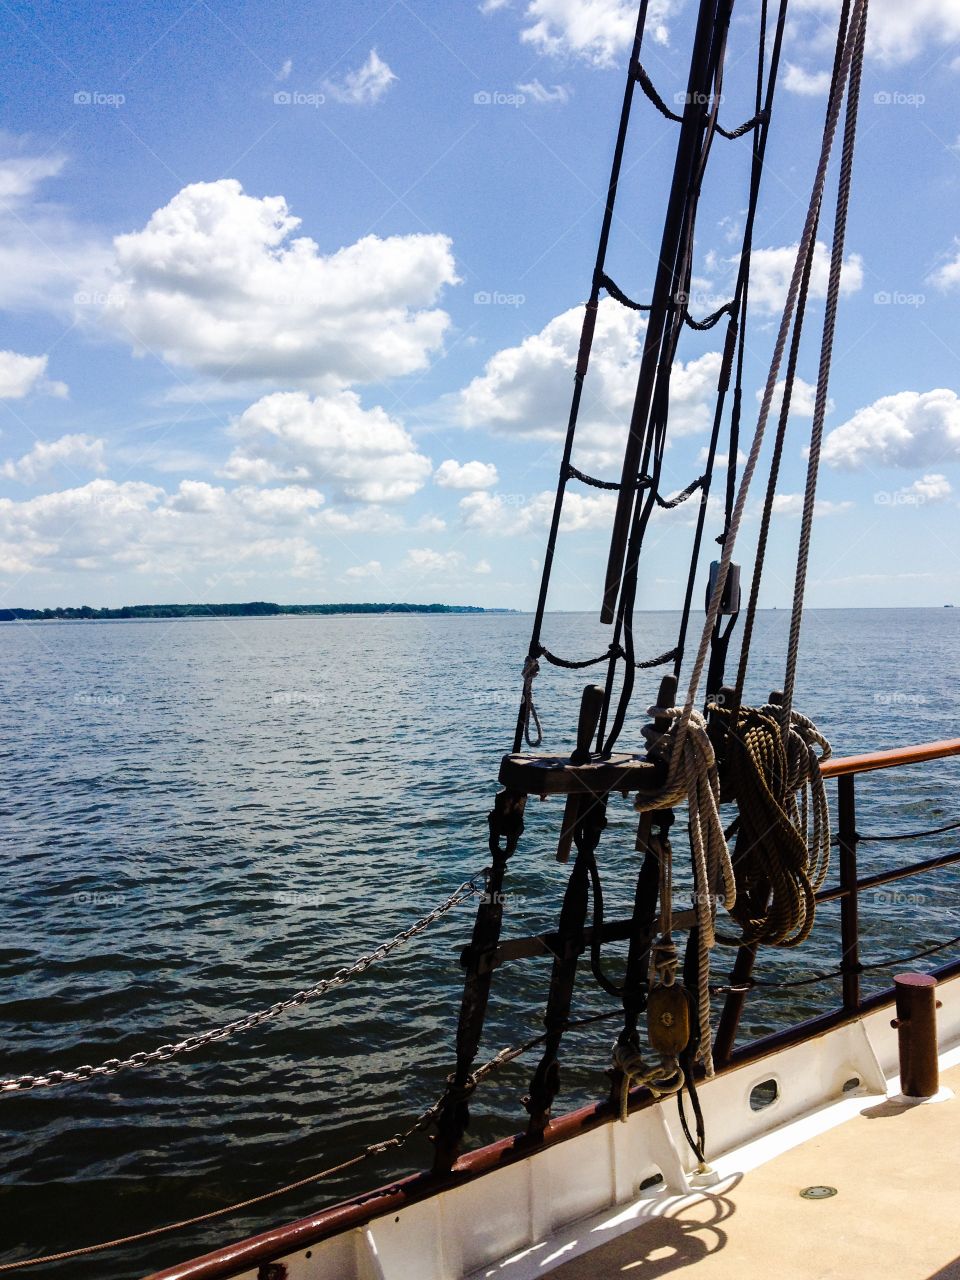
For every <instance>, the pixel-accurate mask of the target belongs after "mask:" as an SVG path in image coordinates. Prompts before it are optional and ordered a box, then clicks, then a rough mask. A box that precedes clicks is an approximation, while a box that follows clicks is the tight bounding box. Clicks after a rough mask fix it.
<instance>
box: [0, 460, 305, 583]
mask: <svg viewBox="0 0 960 1280" xmlns="http://www.w3.org/2000/svg"><path fill="white" fill-rule="evenodd" d="M322 500H323V499H322V497H321V495H320V494H318V493H314V494H310V493H309V491H305V490H303V489H301V488H299V487H293V488H290V489H286V490H283V489H277V490H255V489H252V488H250V487H244V486H241V487H239V488H236V489H232V490H226V489H222V488H219V487H218V486H215V485H209V484H205V483H203V482H201V481H184V482H183V483H182V484H181V485H180V487H179V488H178V489H177V490H176V491H175V492H173V493H165V492H164V490H163V489H162V488H160V487H158V486H157V485H152V484H145V483H144V482H142V481H136V480H128V481H124V482H122V483H118V482H116V481H113V480H106V479H98V480H91V481H90V482H89V483H88V484H86V485H82V486H80V487H78V488H74V489H65V490H61V491H59V492H56V493H48V494H43V495H41V496H40V497H36V498H31V499H29V500H27V501H25V502H14V501H12V500H11V499H9V498H4V499H0V572H5V573H8V574H9V573H24V572H30V571H34V572H36V571H45V570H60V571H63V570H85V571H90V572H96V573H98V574H103V573H105V572H110V571H132V572H135V573H140V574H151V575H156V576H160V577H164V578H170V577H177V578H181V579H182V578H184V577H185V576H188V575H190V574H192V573H193V572H194V571H195V570H196V569H197V568H198V567H200V566H203V565H205V566H207V568H210V567H212V568H214V569H215V570H216V571H217V574H218V575H220V574H225V573H227V572H228V571H233V570H235V569H236V567H237V566H238V565H246V566H249V567H252V568H254V569H259V570H261V571H265V570H269V571H271V572H272V573H273V574H277V573H286V574H291V575H293V576H300V577H302V576H308V575H310V574H312V573H315V572H316V570H317V569H318V567H319V565H320V562H321V557H320V553H319V551H318V549H317V547H316V546H315V545H314V544H313V542H312V541H311V539H310V537H309V536H308V535H309V534H310V533H311V532H312V531H313V530H314V529H315V528H317V527H319V526H318V520H319V517H318V516H317V515H316V514H315V513H316V509H317V507H318V506H319V504H320V503H321V502H322ZM216 580H217V579H216V578H215V579H214V581H216Z"/></svg>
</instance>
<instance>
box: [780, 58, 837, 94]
mask: <svg viewBox="0 0 960 1280" xmlns="http://www.w3.org/2000/svg"><path fill="white" fill-rule="evenodd" d="M783 87H784V88H785V89H786V90H787V91H788V92H789V93H800V94H804V95H807V96H809V95H814V96H815V97H818V98H819V97H821V96H823V95H824V94H826V93H827V92H828V91H829V89H830V72H829V71H805V70H804V69H803V67H798V66H796V64H795V63H792V62H788V63H787V70H786V75H785V76H784V77H783Z"/></svg>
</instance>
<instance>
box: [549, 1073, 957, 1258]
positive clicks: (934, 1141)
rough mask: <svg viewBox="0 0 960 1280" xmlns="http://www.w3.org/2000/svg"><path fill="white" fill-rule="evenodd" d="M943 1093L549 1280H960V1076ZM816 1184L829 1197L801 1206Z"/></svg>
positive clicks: (837, 1136)
mask: <svg viewBox="0 0 960 1280" xmlns="http://www.w3.org/2000/svg"><path fill="white" fill-rule="evenodd" d="M941 1083H942V1084H944V1085H946V1086H948V1087H949V1088H951V1089H952V1090H953V1091H954V1093H955V1094H956V1095H958V1096H957V1097H956V1098H954V1099H951V1100H949V1101H947V1102H942V1103H934V1104H925V1105H922V1106H902V1105H899V1104H896V1103H892V1102H885V1103H879V1104H874V1105H872V1106H868V1107H867V1108H866V1110H864V1111H863V1112H862V1113H861V1114H859V1115H857V1116H856V1117H855V1118H853V1119H851V1120H848V1121H847V1122H846V1123H844V1124H841V1125H839V1126H837V1127H836V1128H834V1129H831V1130H830V1131H829V1132H827V1133H824V1134H821V1135H819V1136H818V1137H814V1138H811V1139H810V1140H809V1141H807V1142H805V1143H803V1144H802V1145H800V1146H798V1147H795V1148H794V1149H793V1150H791V1151H787V1152H785V1153H784V1154H783V1155H780V1156H777V1157H776V1158H775V1159H773V1160H771V1161H770V1162H769V1163H767V1164H763V1165H760V1166H759V1167H757V1168H755V1169H753V1170H751V1171H750V1172H748V1173H745V1174H743V1175H742V1176H740V1175H732V1176H730V1177H727V1178H726V1179H724V1181H723V1182H721V1184H720V1185H719V1186H718V1187H717V1188H716V1191H714V1192H712V1193H710V1194H709V1195H707V1196H704V1197H702V1198H698V1199H697V1200H695V1201H690V1200H689V1199H688V1200H686V1201H684V1202H681V1203H680V1204H677V1203H676V1202H674V1204H672V1205H664V1213H663V1215H662V1216H659V1217H657V1218H655V1219H653V1220H650V1219H648V1220H646V1221H644V1223H643V1225H641V1226H639V1227H638V1228H637V1229H636V1230H634V1231H630V1232H628V1233H627V1234H626V1235H621V1236H619V1237H617V1238H616V1239H614V1240H611V1241H609V1242H607V1243H606V1244H604V1245H602V1246H600V1247H599V1248H597V1249H595V1250H593V1251H591V1252H590V1253H586V1254H583V1255H581V1256H580V1257H578V1258H576V1259H575V1260H572V1261H570V1262H567V1263H564V1264H562V1265H561V1266H559V1267H558V1268H557V1269H555V1270H551V1271H550V1273H549V1274H550V1278H551V1280H613V1278H614V1277H618V1278H619V1277H623V1280H654V1278H656V1277H661V1276H686V1275H688V1274H689V1275H690V1276H691V1277H695V1280H752V1278H753V1277H757V1278H758V1280H759V1278H761V1277H767V1276H775V1277H776V1278H777V1280H828V1278H829V1280H960V1067H955V1068H953V1070H951V1071H947V1072H945V1073H944V1075H943V1077H942V1081H941ZM820 1184H826V1185H827V1186H831V1187H835V1188H836V1189H837V1194H836V1195H835V1196H833V1197H832V1198H830V1199H824V1200H805V1199H803V1198H801V1196H800V1191H801V1190H802V1189H803V1188H804V1187H809V1186H813V1185H820ZM693 1266H695V1267H696V1270H695V1271H692V1272H688V1270H687V1269H688V1268H690V1267H693Z"/></svg>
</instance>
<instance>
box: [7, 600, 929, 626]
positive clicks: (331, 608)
mask: <svg viewBox="0 0 960 1280" xmlns="http://www.w3.org/2000/svg"><path fill="white" fill-rule="evenodd" d="M953 608H954V606H953V605H952V604H944V605H936V604H904V605H815V606H812V607H810V608H809V609H807V610H805V612H808V613H845V612H846V613H889V612H891V611H899V612H906V611H908V610H913V611H916V610H925V611H929V610H942V609H953ZM679 612H680V610H679V609H638V610H637V613H638V614H678V613H679ZM759 612H760V613H777V612H780V613H784V614H789V612H790V610H789V607H788V606H783V605H768V606H766V607H765V608H763V609H760V611H759ZM547 613H548V614H550V615H551V616H553V617H563V616H564V615H569V616H570V617H579V616H583V615H584V614H593V613H595V610H593V609H548V610H547ZM530 615H532V610H530V609H504V608H491V609H485V608H483V607H482V606H480V605H469V604H464V605H458V604H385V603H384V604H366V603H364V604H294V605H275V604H270V603H268V602H265V601H252V602H250V603H249V604H237V605H233V604H231V605H217V604H207V605H202V604H201V605H124V606H122V607H121V608H118V609H91V608H89V607H87V606H79V607H76V608H72V607H71V608H57V609H0V624H2V623H7V624H13V623H17V622H46V623H65V622H163V621H168V622H169V621H177V620H182V619H190V620H193V621H201V622H202V621H203V620H204V619H208V620H212V619H221V620H222V619H224V618H302V617H343V618H350V617H353V618H364V617H368V618H369V617H384V618H403V617H411V616H412V617H503V616H508V617H523V616H530Z"/></svg>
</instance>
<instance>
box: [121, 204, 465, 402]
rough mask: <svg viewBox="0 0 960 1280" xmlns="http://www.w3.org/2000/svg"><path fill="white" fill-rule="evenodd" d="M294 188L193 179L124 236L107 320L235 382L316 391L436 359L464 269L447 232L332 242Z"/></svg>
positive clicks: (182, 362)
mask: <svg viewBox="0 0 960 1280" xmlns="http://www.w3.org/2000/svg"><path fill="white" fill-rule="evenodd" d="M299 225H300V220H299V218H296V217H294V216H293V215H292V214H291V213H290V211H289V209H288V207H287V203H286V201H285V200H284V199H283V197H282V196H265V197H263V198H258V197H255V196H248V195H246V194H245V193H244V191H243V188H242V187H241V185H240V183H239V182H237V181H236V180H235V179H232V178H222V179H220V180H219V181H217V182H196V183H193V184H191V185H190V186H187V187H184V188H183V189H182V190H181V191H180V192H178V193H177V195H175V196H174V197H173V199H172V200H171V201H170V203H169V204H167V205H165V206H164V207H163V208H162V209H158V210H157V211H156V212H155V213H154V214H152V215H151V217H150V219H149V221H148V222H147V224H146V226H145V227H144V228H143V229H142V230H140V231H135V232H132V233H130V234H128V235H121V236H117V237H116V239H115V240H114V263H113V276H114V282H113V283H112V284H111V286H110V288H109V290H108V291H107V293H106V295H105V297H104V299H103V303H104V305H103V306H102V309H101V310H100V315H101V319H102V320H103V322H104V323H105V324H106V325H107V326H109V327H111V328H112V329H113V330H114V332H115V333H117V334H118V336H120V337H121V338H124V339H126V340H128V341H129V342H130V343H131V344H132V345H133V348H134V350H135V352H137V353H138V354H141V355H142V354H144V353H146V352H148V351H150V352H154V353H160V354H162V356H163V358H164V359H165V360H167V361H169V362H170V363H171V364H173V365H176V366H180V367H185V368H189V369H194V370H197V371H199V372H201V373H204V374H207V375H209V376H211V377H214V378H218V379H222V380H223V381H224V382H227V383H234V384H236V383H244V382H251V381H253V382H261V383H262V382H266V383H268V384H274V385H276V384H282V385H284V386H297V387H305V388H309V389H313V390H319V389H321V388H324V389H325V388H329V387H337V386H344V385H346V384H349V383H354V382H368V381H374V380H377V379H381V378H388V377H392V376H396V375H398V374H404V373H411V372H414V371H416V370H418V369H422V368H424V367H425V366H426V365H427V364H428V361H429V357H430V354H431V353H432V352H434V351H436V350H437V349H438V348H439V347H440V345H441V342H442V340H443V336H444V333H445V332H446V329H447V326H448V324H449V316H448V315H447V314H446V312H445V311H442V310H439V309H437V308H435V307H433V303H435V302H436V300H437V297H438V295H439V293H440V291H441V289H442V288H443V286H444V285H447V284H453V283H455V282H456V279H457V276H456V271H455V268H454V262H453V254H452V252H451V248H450V241H449V239H448V238H447V237H446V236H443V235H434V234H417V235H405V236H390V237H387V238H385V239H381V238H380V237H378V236H373V235H370V236H364V237H363V239H361V240H358V241H356V243H354V244H352V245H348V246H347V247H345V248H342V249H339V250H337V251H336V252H335V253H332V254H323V253H321V252H320V249H319V247H318V246H317V244H316V243H315V242H314V241H313V240H311V239H309V237H307V236H294V234H293V233H294V232H295V231H296V230H297V228H298V227H299Z"/></svg>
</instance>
